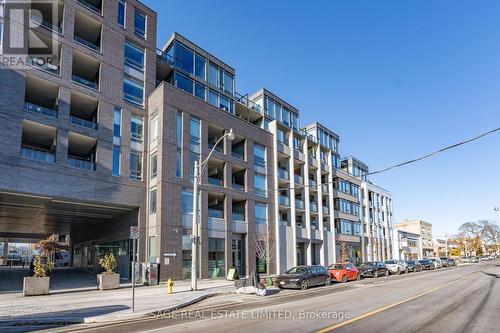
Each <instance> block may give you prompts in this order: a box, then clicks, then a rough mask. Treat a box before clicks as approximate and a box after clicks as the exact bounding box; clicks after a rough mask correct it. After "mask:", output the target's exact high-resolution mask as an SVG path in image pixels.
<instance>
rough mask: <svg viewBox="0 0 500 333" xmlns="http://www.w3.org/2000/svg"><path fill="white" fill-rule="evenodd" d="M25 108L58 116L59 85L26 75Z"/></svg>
mask: <svg viewBox="0 0 500 333" xmlns="http://www.w3.org/2000/svg"><path fill="white" fill-rule="evenodd" d="M24 96H25V100H24V110H25V111H28V112H32V113H36V114H39V115H42V116H45V117H48V118H53V119H55V118H57V109H58V103H59V86H58V85H56V84H54V83H51V82H48V81H46V80H42V79H40V78H38V77H36V76H30V75H28V76H26V85H25V94H24Z"/></svg>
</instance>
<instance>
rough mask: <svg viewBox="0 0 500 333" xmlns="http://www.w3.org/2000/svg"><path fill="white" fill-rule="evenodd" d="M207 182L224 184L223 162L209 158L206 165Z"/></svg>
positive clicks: (216, 184)
mask: <svg viewBox="0 0 500 333" xmlns="http://www.w3.org/2000/svg"><path fill="white" fill-rule="evenodd" d="M207 174H208V183H209V184H211V185H215V186H224V162H222V161H219V160H216V159H213V158H211V159H210V160H209V161H208V166H207Z"/></svg>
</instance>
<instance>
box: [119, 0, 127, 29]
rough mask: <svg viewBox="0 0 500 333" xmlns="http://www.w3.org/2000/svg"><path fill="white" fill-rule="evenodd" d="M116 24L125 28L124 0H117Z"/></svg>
mask: <svg viewBox="0 0 500 333" xmlns="http://www.w3.org/2000/svg"><path fill="white" fill-rule="evenodd" d="M118 24H119V25H120V26H121V27H122V28H125V0H118Z"/></svg>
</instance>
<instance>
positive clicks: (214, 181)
mask: <svg viewBox="0 0 500 333" xmlns="http://www.w3.org/2000/svg"><path fill="white" fill-rule="evenodd" d="M208 183H209V184H211V185H215V186H222V185H223V181H222V179H219V178H214V177H208Z"/></svg>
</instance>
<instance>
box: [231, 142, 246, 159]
mask: <svg viewBox="0 0 500 333" xmlns="http://www.w3.org/2000/svg"><path fill="white" fill-rule="evenodd" d="M245 142H246V140H245V138H243V137H240V136H235V138H234V140H233V141H232V142H231V155H232V156H233V157H234V158H237V159H239V160H242V161H244V160H245Z"/></svg>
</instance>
